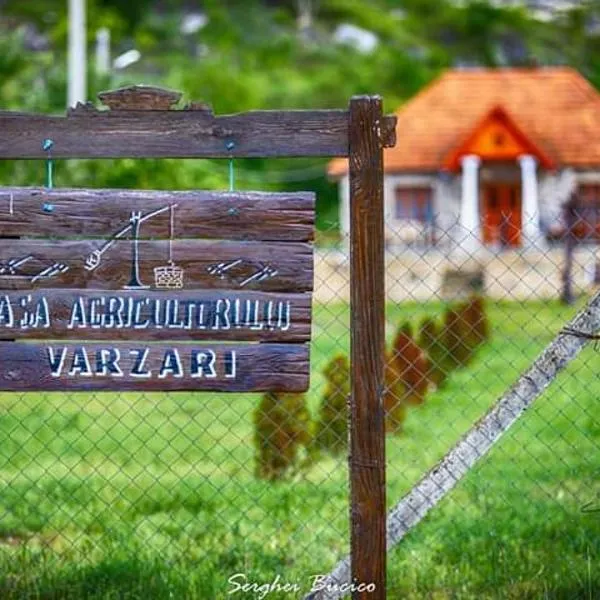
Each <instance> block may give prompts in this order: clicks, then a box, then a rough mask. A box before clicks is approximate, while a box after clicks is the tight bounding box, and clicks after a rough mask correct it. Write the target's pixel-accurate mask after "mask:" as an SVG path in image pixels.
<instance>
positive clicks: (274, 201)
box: [0, 187, 315, 241]
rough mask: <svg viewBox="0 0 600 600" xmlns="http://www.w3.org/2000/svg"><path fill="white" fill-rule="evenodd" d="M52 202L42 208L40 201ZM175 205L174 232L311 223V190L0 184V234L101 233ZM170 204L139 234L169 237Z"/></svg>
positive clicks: (291, 237) (252, 233)
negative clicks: (48, 209) (137, 214)
mask: <svg viewBox="0 0 600 600" xmlns="http://www.w3.org/2000/svg"><path fill="white" fill-rule="evenodd" d="M45 204H50V205H52V206H53V210H52V212H45V211H44V210H43V206H44V205H45ZM171 205H176V207H175V208H174V209H173V219H174V235H175V237H177V238H205V239H232V240H266V241H309V240H312V239H313V235H314V234H313V232H314V224H315V195H314V194H313V193H311V192H297V193H293V192H290V193H264V192H207V191H189V192H170V191H169V192H163V191H141V190H92V189H54V190H48V189H45V188H10V187H6V188H0V237H5V236H27V237H37V236H53V237H74V236H77V237H87V238H94V237H105V236H107V235H111V234H112V233H114V232H117V231H119V230H120V229H122V228H123V227H124V226H127V224H128V223H129V219H130V216H131V212H132V211H140V212H141V213H142V215H152V214H153V213H155V212H157V211H159V210H161V209H165V208H167V209H168V207H169V206H171ZM169 236H170V210H165V211H164V212H162V213H159V214H157V215H155V216H151V217H150V218H148V219H147V220H146V221H145V222H144V223H143V225H142V227H141V228H140V237H142V238H169Z"/></svg>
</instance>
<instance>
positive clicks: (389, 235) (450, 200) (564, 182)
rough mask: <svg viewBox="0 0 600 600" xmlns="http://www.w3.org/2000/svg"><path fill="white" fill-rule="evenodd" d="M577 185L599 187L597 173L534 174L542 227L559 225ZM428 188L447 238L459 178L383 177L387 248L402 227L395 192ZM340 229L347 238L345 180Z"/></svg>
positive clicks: (458, 193)
mask: <svg viewBox="0 0 600 600" xmlns="http://www.w3.org/2000/svg"><path fill="white" fill-rule="evenodd" d="M578 183H598V184H600V170H587V171H574V170H573V169H571V168H566V169H562V170H560V171H558V172H555V173H549V172H545V171H541V170H538V186H539V199H540V217H541V219H542V222H543V224H544V225H545V226H546V227H552V226H557V225H560V224H561V222H562V212H561V211H562V205H563V204H564V203H565V202H566V201H567V200H568V199H569V196H570V195H571V193H572V192H573V190H574V189H575V187H576V185H577V184H578ZM402 186H405V187H412V186H431V188H432V190H433V211H434V214H435V220H436V227H437V230H438V232H439V233H440V235H441V236H442V239H441V242H442V244H443V242H444V241H446V240H447V239H448V236H450V237H451V235H452V233H451V232H452V230H453V228H454V227H455V226H456V223H457V221H458V218H459V215H460V198H461V177H460V174H459V175H453V174H449V173H448V174H444V175H439V174H433V173H432V174H416V173H413V174H410V173H407V174H402V175H386V176H385V178H384V206H385V222H386V239H387V241H388V243H389V244H390V245H394V244H395V243H396V244H401V243H402V242H401V239H399V233H398V232H399V231H400V230H401V228H402V226H403V225H405V224H404V223H403V222H402V221H401V220H397V219H396V218H395V203H396V188H397V187H402ZM338 190H339V200H340V204H339V211H340V213H339V214H340V228H341V232H342V234H344V235H345V236H346V238H347V236H348V234H349V231H350V212H349V206H350V187H349V179H348V176H347V175H345V176H344V177H342V178H341V179H340V181H339V188H338Z"/></svg>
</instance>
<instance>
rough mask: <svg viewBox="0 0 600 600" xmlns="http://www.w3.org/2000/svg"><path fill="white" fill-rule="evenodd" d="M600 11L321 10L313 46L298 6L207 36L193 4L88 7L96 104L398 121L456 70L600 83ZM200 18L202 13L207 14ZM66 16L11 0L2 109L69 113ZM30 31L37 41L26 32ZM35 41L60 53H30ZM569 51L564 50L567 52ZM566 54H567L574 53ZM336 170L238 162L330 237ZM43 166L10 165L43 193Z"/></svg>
mask: <svg viewBox="0 0 600 600" xmlns="http://www.w3.org/2000/svg"><path fill="white" fill-rule="evenodd" d="M599 4H600V3H598V2H596V1H594V2H584V3H582V4H581V6H580V7H579V8H577V9H574V10H571V11H566V12H565V13H564V16H563V17H562V18H560V19H557V20H556V21H554V22H550V23H542V22H540V21H536V20H535V19H534V18H533V17H532V16H531V15H529V14H528V13H527V12H526V11H524V10H523V9H520V8H510V7H509V8H506V7H498V6H493V5H492V4H491V3H488V2H484V1H481V0H478V1H471V2H465V3H456V2H452V1H450V0H402V1H400V0H372V1H369V2H366V1H362V2H357V1H356V0H322V1H321V2H318V3H313V12H314V15H313V25H312V29H311V31H310V32H308V34H306V35H305V34H301V33H300V32H299V31H298V27H297V16H298V4H297V3H296V2H293V1H291V0H285V1H284V0H281V1H270V2H264V1H257V0H248V1H245V2H243V3H241V2H222V1H220V0H207V1H206V2H202V5H201V10H202V11H203V12H204V13H205V14H206V16H207V18H208V23H207V25H206V26H205V27H204V28H202V29H200V30H199V31H198V32H197V33H195V34H191V35H182V34H181V32H180V25H181V19H182V16H183V14H184V11H185V10H192V9H193V7H192V5H190V4H189V3H185V2H183V0H161V1H160V2H158V1H156V0H129V1H128V2H120V1H118V0H88V1H87V7H88V19H87V21H88V42H89V46H90V48H89V49H90V52H89V55H90V76H89V97H90V98H94V97H95V94H96V92H97V91H99V90H100V89H104V88H109V87H118V86H121V85H125V84H131V83H140V82H143V83H151V84H157V85H161V86H164V87H170V88H174V89H180V90H181V91H183V92H184V95H185V97H186V99H187V100H198V101H201V100H203V101H206V102H209V103H211V104H212V105H213V107H214V109H215V112H217V113H229V112H238V111H243V110H250V109H270V108H343V107H345V106H346V105H347V102H348V99H349V97H350V96H352V95H353V94H360V93H379V94H381V95H382V96H383V97H384V99H385V102H386V107H385V108H386V110H394V109H395V108H396V107H397V106H398V105H400V104H401V103H402V102H404V101H405V100H406V99H408V98H409V97H411V96H412V95H413V94H415V93H416V92H417V91H418V90H419V89H421V88H422V87H423V86H424V85H425V84H426V83H428V82H430V81H431V80H432V79H433V78H434V77H435V76H437V75H438V74H439V73H440V72H441V71H442V70H443V69H445V68H448V67H451V66H455V65H457V64H469V65H477V64H479V65H489V66H500V65H522V64H531V63H539V64H563V63H567V64H571V65H572V66H574V67H575V68H578V69H580V70H581V71H582V72H583V73H584V75H586V76H587V77H589V78H590V79H591V80H592V81H593V82H594V83H600V59H599V58H598V57H599V56H600V36H598V35H597V33H595V30H594V29H593V28H592V27H591V26H590V23H592V24H593V22H594V19H597V18H598V16H599V15H600V12H599ZM196 10H197V9H196ZM66 19H67V3H66V2H57V3H52V7H51V8H50V9H49V8H48V3H47V2H43V1H41V0H27V2H19V1H17V0H5V1H4V2H3V4H2V15H1V16H0V106H1V107H2V109H12V110H23V111H37V112H47V113H62V112H64V107H65V103H66V89H65V88H66V85H65V84H66V74H65V68H66V38H67V21H66ZM341 23H351V24H353V25H356V26H359V27H362V28H364V29H367V30H369V31H371V32H373V33H374V34H375V35H376V36H377V38H378V40H379V43H378V45H377V47H376V48H375V49H374V50H373V51H372V52H371V53H362V52H360V51H359V50H357V49H355V48H354V47H352V46H350V45H347V44H338V43H337V42H335V41H334V39H333V32H334V31H335V29H336V27H337V26H338V25H339V24H341ZM26 27H27V30H26ZM99 27H108V28H110V31H111V37H112V53H113V56H116V55H118V54H119V53H121V52H124V51H126V50H128V49H130V48H132V47H136V48H138V49H139V50H140V51H141V53H142V59H141V60H140V62H139V63H137V64H135V65H133V66H131V67H129V68H128V69H126V70H125V71H122V72H118V73H117V72H115V73H113V74H112V76H111V77H109V78H100V77H98V76H97V75H96V74H94V69H93V51H92V49H93V43H94V39H95V33H96V30H97V29H98V28H99ZM31 28H34V30H35V32H36V33H37V34H38V35H42V36H45V38H46V39H47V40H48V48H47V49H46V50H43V51H35V52H34V51H31V50H29V49H28V47H29V46H28V42H27V36H28V35H29V33H28V31H29V32H30V30H31ZM558 40H560V41H561V43H560V44H557V41H558ZM563 41H564V42H563ZM325 166H326V160H325V159H318V158H317V159H311V160H308V159H304V160H278V161H273V160H238V161H236V164H235V167H236V186H237V187H239V188H241V189H247V188H254V189H269V190H276V189H279V190H297V189H307V188H308V189H312V190H314V191H316V192H317V194H318V207H317V208H318V219H317V225H318V227H319V229H321V230H323V231H331V230H333V229H336V228H337V191H336V187H335V185H334V184H332V183H331V182H328V181H327V179H326V176H325ZM40 173H43V167H41V166H38V165H35V164H28V163H25V164H15V163H8V164H2V165H0V177H1V178H2V179H3V180H4V181H8V182H10V183H11V184H13V185H34V184H40V183H41V180H40ZM57 185H88V186H93V187H137V188H148V187H149V188H156V189H166V188H186V187H192V188H200V187H202V188H217V189H219V188H220V189H223V188H226V187H227V166H226V164H224V163H223V162H218V161H199V160H197V161H156V162H151V161H136V162H135V163H128V162H126V161H113V162H108V161H95V162H94V163H92V164H90V163H84V162H72V163H69V165H68V167H64V166H59V168H58V172H57Z"/></svg>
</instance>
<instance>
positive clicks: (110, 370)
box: [96, 348, 123, 377]
mask: <svg viewBox="0 0 600 600" xmlns="http://www.w3.org/2000/svg"><path fill="white" fill-rule="evenodd" d="M120 359H121V351H120V350H119V349H118V348H102V349H101V350H97V351H96V375H109V374H110V376H111V377H123V371H121V367H120V366H119V360H120Z"/></svg>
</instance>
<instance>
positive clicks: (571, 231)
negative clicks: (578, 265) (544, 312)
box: [561, 196, 577, 304]
mask: <svg viewBox="0 0 600 600" xmlns="http://www.w3.org/2000/svg"><path fill="white" fill-rule="evenodd" d="M576 207H577V203H576V197H575V196H573V197H572V198H571V200H570V201H569V202H568V203H567V204H566V205H565V207H564V215H565V228H566V234H565V235H566V239H565V266H564V270H563V273H562V280H563V289H562V294H561V300H562V302H563V304H573V302H574V301H575V295H574V292H573V255H574V253H575V246H576V244H577V238H576V232H575V225H576V223H577V216H576Z"/></svg>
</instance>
